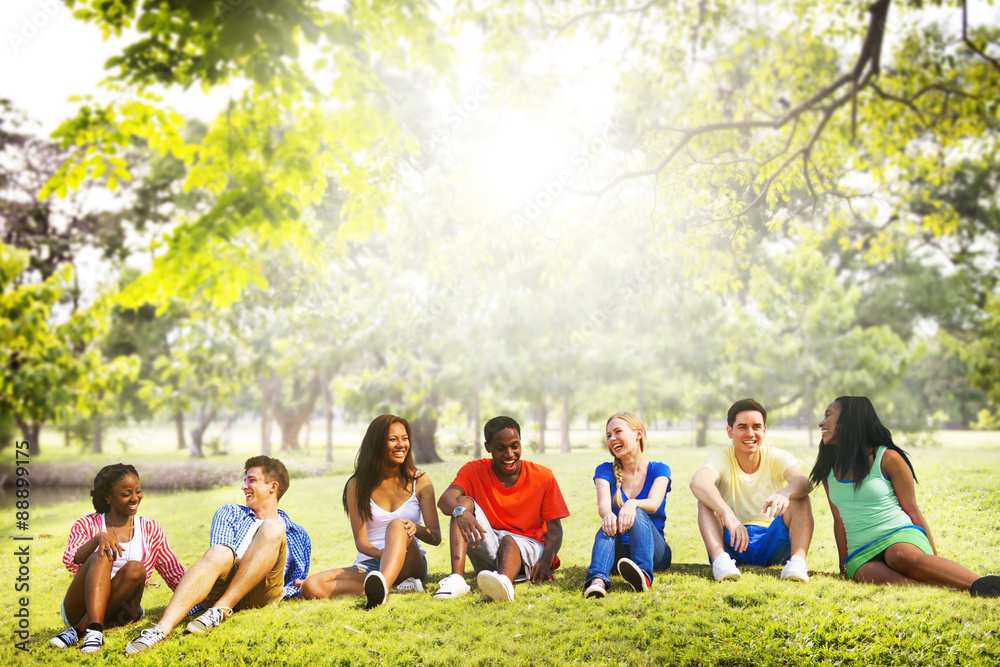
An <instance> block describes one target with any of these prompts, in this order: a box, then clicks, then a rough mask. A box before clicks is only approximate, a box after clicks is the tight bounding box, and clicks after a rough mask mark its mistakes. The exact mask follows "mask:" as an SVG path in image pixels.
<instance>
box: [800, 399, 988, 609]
mask: <svg viewBox="0 0 1000 667" xmlns="http://www.w3.org/2000/svg"><path fill="white" fill-rule="evenodd" d="M819 427H820V438H821V440H822V441H821V442H820V447H819V455H818V456H817V458H816V465H815V466H813V469H812V473H811V474H810V478H811V479H812V482H813V484H822V485H823V488H824V489H825V490H826V495H827V499H828V500H829V502H830V511H831V513H832V514H833V534H834V537H835V538H836V540H837V551H838V552H839V554H840V571H841V573H842V574H844V575H845V576H847V577H848V578H851V579H854V580H855V581H862V582H868V583H873V584H903V585H918V584H933V585H937V586H947V587H950V588H958V589H961V590H966V591H969V592H970V593H971V594H972V595H973V596H976V597H1000V576H986V577H980V576H979V575H977V574H976V573H975V572H972V571H971V570H969V569H968V568H965V567H963V566H962V565H959V564H958V563H956V562H954V561H951V560H948V559H947V558H942V557H941V556H938V555H937V547H936V546H935V545H934V537H933V536H932V535H931V529H930V526H929V525H928V524H927V520H926V519H924V516H923V514H921V512H920V507H918V506H917V496H916V489H915V483H916V479H917V476H916V473H914V471H913V464H911V463H910V459H909V458H908V457H907V456H906V453H905V452H904V451H903V450H901V449H900V448H899V447H897V446H896V445H895V443H893V441H892V434H891V433H890V432H889V429H887V428H886V427H885V426H883V425H882V422H880V421H879V418H878V415H877V414H876V413H875V408H874V406H872V403H871V401H870V400H868V399H867V398H866V397H864V396H841V397H839V398H838V399H837V400H835V401H834V402H833V403H831V404H830V406H829V407H828V408H827V409H826V415H825V416H824V418H823V421H821V422H820V424H819Z"/></svg>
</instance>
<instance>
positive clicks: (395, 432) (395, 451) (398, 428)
mask: <svg viewBox="0 0 1000 667" xmlns="http://www.w3.org/2000/svg"><path fill="white" fill-rule="evenodd" d="M385 448H386V453H385V455H386V458H387V459H388V460H389V462H390V463H392V464H394V465H397V466H398V465H403V462H404V461H406V453H407V452H408V451H410V436H409V435H407V434H406V427H405V426H403V425H402V424H400V423H399V422H394V423H393V424H392V425H390V426H389V437H388V439H387V440H386V445H385Z"/></svg>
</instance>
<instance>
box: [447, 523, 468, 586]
mask: <svg viewBox="0 0 1000 667" xmlns="http://www.w3.org/2000/svg"><path fill="white" fill-rule="evenodd" d="M448 549H449V550H450V551H451V573H452V574H457V575H458V576H460V577H465V554H466V553H468V551H469V545H468V544H466V543H465V538H464V537H462V531H461V530H459V529H458V525H457V524H456V523H455V519H452V520H451V525H450V526H449V527H448Z"/></svg>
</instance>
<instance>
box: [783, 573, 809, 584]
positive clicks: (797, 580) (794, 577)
mask: <svg viewBox="0 0 1000 667" xmlns="http://www.w3.org/2000/svg"><path fill="white" fill-rule="evenodd" d="M781 580H782V581H794V582H795V583H797V584H808V583H809V578H808V577H806V578H805V579H803V578H802V577H800V576H799V575H797V574H792V575H789V576H787V577H782V578H781Z"/></svg>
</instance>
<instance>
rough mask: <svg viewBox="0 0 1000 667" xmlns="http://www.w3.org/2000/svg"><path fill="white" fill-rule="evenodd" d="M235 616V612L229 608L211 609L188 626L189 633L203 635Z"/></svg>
mask: <svg viewBox="0 0 1000 667" xmlns="http://www.w3.org/2000/svg"><path fill="white" fill-rule="evenodd" d="M232 615H233V610H232V609H230V608H229V607H209V608H208V609H207V610H205V613H204V614H202V615H201V616H199V617H198V618H196V619H194V620H193V621H191V622H190V623H188V624H187V631H188V632H191V633H193V634H196V635H203V634H205V633H206V632H208V631H209V630H211V629H212V628H214V627H217V626H219V625H222V622H223V621H224V620H226V619H227V618H229V617H230V616H232Z"/></svg>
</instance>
